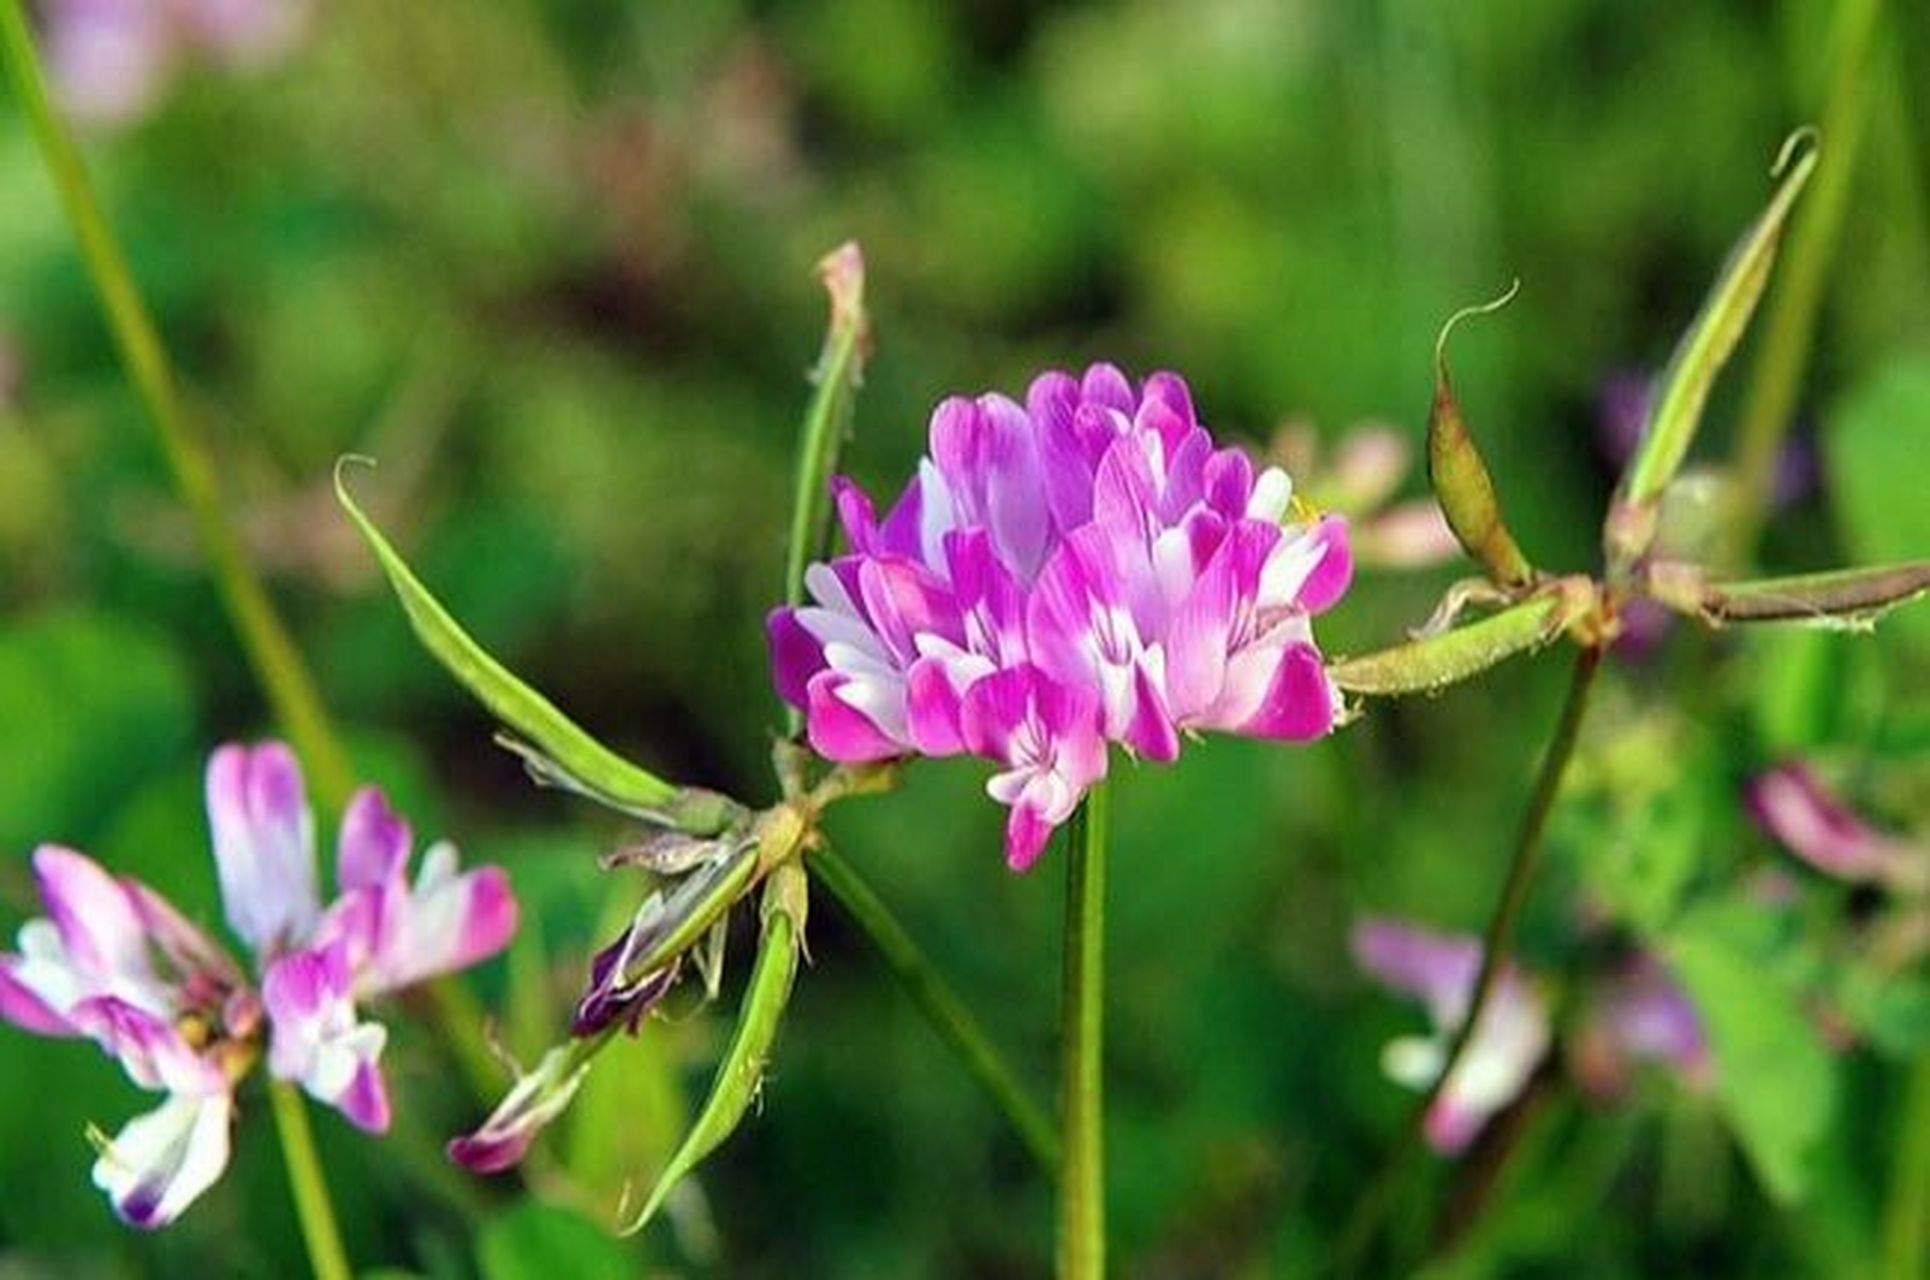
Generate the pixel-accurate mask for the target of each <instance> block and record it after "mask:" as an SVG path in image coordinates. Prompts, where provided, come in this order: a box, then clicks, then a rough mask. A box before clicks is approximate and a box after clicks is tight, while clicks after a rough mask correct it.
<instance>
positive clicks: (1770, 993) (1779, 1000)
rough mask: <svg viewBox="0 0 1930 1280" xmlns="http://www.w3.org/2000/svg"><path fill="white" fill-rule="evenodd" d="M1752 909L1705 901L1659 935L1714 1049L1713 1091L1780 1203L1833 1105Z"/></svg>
mask: <svg viewBox="0 0 1930 1280" xmlns="http://www.w3.org/2000/svg"><path fill="white" fill-rule="evenodd" d="M1761 915H1762V913H1761V912H1760V911H1752V910H1748V909H1737V910H1728V909H1725V908H1723V907H1705V908H1702V909H1700V910H1697V911H1695V912H1692V913H1690V914H1688V915H1686V916H1684V917H1682V919H1681V920H1680V921H1678V923H1677V925H1676V927H1675V928H1674V929H1673V930H1672V932H1671V936H1670V937H1669V939H1668V940H1667V941H1666V943H1664V953H1665V955H1666V957H1667V959H1668V962H1669V965H1670V968H1671V970H1672V971H1673V972H1674V973H1675V975H1676V976H1677V977H1678V978H1680V979H1681V981H1682V984H1683V986H1684V987H1685V988H1686V989H1687V991H1688V993H1689V998H1690V999H1691V1000H1693V1001H1694V1003H1695V1007H1696V1012H1697V1013H1698V1014H1699V1015H1700V1016H1701V1018H1702V1024H1703V1029H1704V1030H1705V1031H1706V1033H1707V1034H1708V1037H1709V1048H1710V1052H1711V1054H1712V1055H1713V1057H1714V1059H1715V1090H1716V1101H1717V1103H1718V1104H1719V1106H1720V1107H1721V1109H1722V1112H1723V1115H1724V1117H1725V1118H1726V1119H1727V1121H1728V1123H1729V1127H1730V1129H1731V1130H1732V1131H1733V1132H1734V1133H1735V1135H1736V1140H1737V1141H1738V1142H1739V1143H1740V1144H1741V1146H1742V1149H1743V1152H1744V1154H1746V1155H1747V1156H1748V1158H1749V1163H1750V1166H1751V1167H1752V1168H1754V1170H1755V1171H1756V1176H1757V1177H1758V1178H1759V1179H1761V1181H1762V1185H1763V1188H1764V1190H1765V1191H1767V1192H1768V1193H1769V1196H1770V1198H1771V1199H1773V1200H1775V1201H1777V1202H1778V1203H1779V1204H1785V1205H1788V1204H1794V1203H1796V1202H1798V1201H1799V1200H1801V1199H1802V1198H1803V1197H1804V1195H1805V1194H1807V1192H1808V1190H1809V1185H1810V1174H1811V1171H1812V1170H1811V1163H1812V1156H1813V1153H1814V1152H1815V1149H1816V1147H1817V1144H1818V1143H1819V1142H1821V1141H1822V1139H1823V1138H1824V1136H1825V1135H1826V1133H1827V1131H1828V1129H1829V1124H1830V1119H1831V1114H1832V1112H1833V1111H1834V1109H1835V1099H1836V1073H1835V1065H1834V1063H1833V1062H1832V1060H1831V1058H1830V1054H1829V1051H1828V1050H1827V1049H1826V1048H1825V1047H1824V1046H1823V1044H1822V1042H1821V1040H1820V1038H1819V1036H1818V1033H1817V1031H1816V1028H1815V1027H1814V1026H1813V1025H1812V1024H1811V1022H1810V1020H1809V1018H1808V1017H1807V1016H1806V1015H1805V1013H1804V1011H1803V1009H1802V1006H1801V1005H1800V1004H1799V1003H1798V1001H1797V999H1796V996H1795V994H1794V993H1793V992H1792V991H1791V990H1790V989H1789V988H1788V987H1787V986H1786V985H1785V984H1784V983H1783V982H1782V981H1780V980H1779V977H1778V966H1777V963H1776V962H1777V959H1778V957H1777V956H1776V955H1775V954H1774V950H1773V947H1774V944H1773V942H1771V941H1769V940H1768V939H1766V938H1765V937H1763V936H1761V934H1762V930H1761V929H1760V928H1759V927H1757V922H1756V921H1755V920H1754V919H1753V918H1752V917H1759V916H1761Z"/></svg>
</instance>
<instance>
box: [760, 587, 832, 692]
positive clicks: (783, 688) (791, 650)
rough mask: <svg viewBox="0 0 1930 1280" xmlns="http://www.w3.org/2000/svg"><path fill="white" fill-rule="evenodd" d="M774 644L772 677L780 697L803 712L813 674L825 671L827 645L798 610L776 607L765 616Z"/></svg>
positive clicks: (767, 631) (772, 645)
mask: <svg viewBox="0 0 1930 1280" xmlns="http://www.w3.org/2000/svg"><path fill="white" fill-rule="evenodd" d="M764 634H765V635H766V636H767V637H768V638H769V640H770V644H771V680H772V682H773V683H775V684H776V685H777V696H778V697H780V698H782V699H784V701H786V702H788V703H790V704H791V705H792V706H794V707H796V708H797V709H798V710H800V711H802V710H804V708H805V707H806V706H807V705H809V697H810V695H809V693H808V692H807V690H808V688H809V686H810V683H811V677H812V676H814V675H816V674H817V673H818V672H820V671H822V670H824V646H823V644H821V643H819V641H818V639H817V638H816V637H815V636H813V635H812V634H811V633H810V632H809V631H806V630H805V629H804V627H803V625H802V624H801V623H799V622H798V620H797V610H795V609H792V608H789V607H785V608H779V609H773V610H771V612H770V615H769V616H768V617H766V618H765V619H764Z"/></svg>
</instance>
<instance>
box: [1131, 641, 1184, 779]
mask: <svg viewBox="0 0 1930 1280" xmlns="http://www.w3.org/2000/svg"><path fill="white" fill-rule="evenodd" d="M1124 740H1125V743H1126V746H1127V747H1129V748H1130V749H1131V750H1132V751H1133V753H1134V754H1135V755H1138V756H1139V757H1141V758H1142V759H1146V760H1154V761H1158V762H1159V763H1161V764H1170V763H1171V762H1172V761H1174V760H1177V759H1179V731H1178V730H1176V729H1175V728H1174V727H1173V721H1172V717H1171V716H1169V715H1168V714H1167V712H1166V704H1165V701H1164V699H1163V698H1161V696H1160V693H1159V690H1158V689H1157V688H1156V687H1155V686H1154V684H1153V681H1152V677H1151V676H1149V675H1148V674H1147V673H1146V668H1145V667H1144V666H1143V665H1142V666H1135V667H1134V668H1133V712H1132V718H1131V719H1130V720H1128V721H1127V723H1126V732H1125V735H1124Z"/></svg>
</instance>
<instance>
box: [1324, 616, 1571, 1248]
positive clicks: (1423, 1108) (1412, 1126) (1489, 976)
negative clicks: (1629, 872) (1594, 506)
mask: <svg viewBox="0 0 1930 1280" xmlns="http://www.w3.org/2000/svg"><path fill="white" fill-rule="evenodd" d="M1602 657H1603V650H1602V648H1601V647H1600V646H1599V645H1589V646H1584V647H1582V648H1580V649H1578V650H1577V652H1576V655H1575V666H1574V670H1573V673H1572V674H1571V675H1570V677H1569V681H1568V694H1567V697H1566V699H1565V700H1564V702H1563V703H1562V709H1561V719H1560V720H1559V721H1558V722H1557V724H1556V726H1555V735H1554V737H1553V738H1552V739H1551V740H1550V741H1549V744H1548V750H1547V752H1546V753H1545V754H1544V755H1543V756H1542V760H1541V770H1540V773H1539V774H1538V775H1537V776H1536V779H1535V789H1534V792H1533V794H1532V795H1531V796H1530V797H1529V800H1528V808H1527V810H1526V812H1525V813H1523V815H1522V819H1521V828H1520V832H1519V834H1518V835H1517V837H1516V840H1515V848H1514V856H1513V859H1512V860H1511V861H1510V863H1509V865H1508V877H1507V879H1506V881H1505V882H1503V884H1502V887H1501V897H1500V899H1499V900H1498V901H1497V902H1496V903H1495V908H1494V914H1493V915H1492V916H1491V917H1490V918H1489V920H1488V926H1487V929H1486V931H1485V932H1484V934H1483V937H1482V944H1481V971H1480V975H1479V976H1478V977H1477V978H1476V979H1475V983H1474V994H1473V995H1472V996H1471V997H1470V998H1469V1000H1468V1010H1467V1016H1466V1017H1465V1018H1464V1019H1463V1020H1462V1022H1461V1026H1460V1028H1459V1029H1458V1030H1457V1031H1456V1032H1455V1034H1454V1038H1453V1040H1452V1041H1450V1042H1449V1045H1448V1050H1447V1054H1446V1056H1445V1058H1444V1059H1443V1061H1442V1063H1441V1072H1440V1074H1439V1075H1438V1076H1436V1077H1435V1079H1434V1083H1433V1084H1432V1085H1431V1086H1430V1087H1429V1088H1428V1091H1427V1092H1426V1094H1425V1095H1423V1096H1422V1098H1421V1100H1420V1102H1419V1103H1417V1104H1416V1105H1415V1107H1414V1111H1413V1114H1412V1117H1411V1118H1410V1119H1409V1121H1408V1123H1407V1126H1406V1128H1405V1129H1404V1130H1403V1131H1402V1134H1401V1137H1400V1140H1399V1142H1398V1143H1397V1144H1396V1145H1395V1147H1394V1149H1393V1150H1392V1151H1391V1152H1390V1153H1389V1154H1388V1156H1387V1159H1386V1160H1385V1162H1384V1163H1383V1164H1382V1165H1381V1168H1380V1172H1379V1173H1378V1174H1377V1175H1376V1176H1375V1178H1374V1181H1373V1182H1372V1183H1370V1184H1369V1186H1368V1189H1367V1192H1366V1194H1364V1195H1363V1196H1362V1197H1361V1199H1360V1200H1359V1201H1358V1202H1357V1203H1356V1206H1355V1208H1354V1212H1353V1216H1352V1218H1351V1220H1350V1221H1349V1222H1348V1224H1347V1227H1346V1229H1345V1230H1344V1231H1343V1232H1342V1233H1341V1236H1340V1244H1339V1247H1338V1249H1337V1251H1336V1255H1335V1256H1336V1261H1337V1264H1338V1269H1339V1270H1340V1272H1341V1273H1342V1274H1353V1273H1355V1272H1357V1271H1358V1270H1359V1269H1360V1266H1361V1263H1362V1262H1363V1261H1364V1259H1365V1256H1366V1252H1367V1249H1368V1247H1369V1246H1371V1245H1372V1244H1373V1242H1374V1237H1375V1235H1376V1234H1377V1233H1378V1232H1379V1230H1380V1225H1381V1222H1382V1221H1383V1220H1384V1219H1385V1217H1386V1216H1387V1213H1388V1211H1389V1210H1390V1209H1391V1208H1392V1207H1393V1201H1394V1196H1395V1194H1396V1193H1397V1192H1398V1191H1399V1190H1400V1187H1401V1184H1402V1182H1403V1181H1404V1180H1405V1178H1406V1174H1407V1169H1408V1166H1409V1165H1410V1164H1412V1163H1413V1160H1414V1157H1415V1155H1416V1154H1417V1153H1418V1152H1419V1151H1420V1150H1421V1147H1422V1146H1423V1145H1424V1138H1425V1134H1426V1126H1427V1116H1428V1112H1429V1111H1431V1110H1432V1109H1433V1107H1434V1104H1435V1102H1436V1100H1437V1099H1439V1098H1440V1096H1441V1092H1442V1090H1444V1089H1445V1088H1446V1087H1447V1084H1448V1081H1449V1080H1451V1079H1452V1078H1453V1076H1454V1073H1455V1070H1456V1069H1457V1068H1458V1067H1459V1066H1460V1064H1461V1059H1462V1058H1463V1056H1464V1055H1465V1054H1466V1052H1467V1049H1468V1045H1469V1044H1470V1043H1471V1042H1472V1040H1473V1038H1474V1032H1475V1028H1476V1027H1478V1026H1479V1025H1480V1023H1481V1017H1482V1014H1483V1013H1484V1012H1485V1011H1486V1009H1487V1007H1488V1001H1489V998H1490V997H1491V996H1492V995H1493V994H1494V990H1495V986H1496V984H1497V981H1498V980H1499V978H1500V976H1501V973H1502V971H1503V969H1504V968H1505V967H1506V965H1507V964H1508V961H1509V957H1510V954H1511V953H1512V951H1513V949H1514V934H1515V927H1516V925H1517V924H1518V923H1519V922H1520V918H1521V909H1522V906H1523V905H1524V904H1525V903H1526V902H1527V900H1528V890H1529V888H1530V886H1531V885H1532V884H1533V883H1534V876H1535V870H1536V868H1537V867H1538V866H1539V865H1540V862H1541V848H1542V834H1543V832H1544V831H1545V830H1546V829H1547V825H1548V815H1549V813H1550V812H1551V811H1552V810H1553V809H1554V804H1555V797H1556V796H1557V795H1558V794H1559V793H1560V791H1561V783H1562V778H1563V777H1564V776H1565V775H1566V773H1567V772H1568V764H1569V762H1570V761H1571V760H1572V759H1573V758H1574V755H1575V745H1576V743H1577V742H1578V741H1579V740H1580V737H1581V726H1582V720H1583V718H1584V717H1585V715H1586V714H1587V711H1588V701H1589V696H1590V694H1591V693H1592V692H1593V690H1594V686H1595V676H1596V673H1597V672H1598V671H1599V670H1600V668H1601V663H1602Z"/></svg>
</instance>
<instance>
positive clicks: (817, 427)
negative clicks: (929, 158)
mask: <svg viewBox="0 0 1930 1280" xmlns="http://www.w3.org/2000/svg"><path fill="white" fill-rule="evenodd" d="M818 279H819V280H821V281H823V282H824V288H825V292H827V293H829V294H830V295H831V320H830V323H829V326H828V327H827V328H826V330H825V334H824V350H823V351H822V352H821V353H820V354H819V356H818V363H817V368H815V369H814V370H812V373H811V380H812V381H813V382H814V383H816V384H817V390H816V391H815V392H814V393H813V394H812V396H811V403H810V406H809V408H807V409H806V410H805V413H804V428H803V431H802V432H801V433H800V435H799V439H798V455H797V490H796V493H795V495H794V497H793V499H792V506H791V537H790V543H789V545H788V547H787V548H786V551H785V560H784V599H785V600H786V601H787V602H788V603H790V604H797V603H799V602H800V601H801V600H802V599H803V597H804V570H805V568H806V567H807V566H808V565H809V564H810V562H811V561H812V560H814V559H816V558H818V557H820V556H822V555H823V554H824V551H825V547H826V544H827V542H828V541H829V534H830V524H831V474H832V472H833V471H834V470H836V468H837V465H838V453H839V450H840V449H841V448H842V447H843V445H844V437H845V434H846V433H847V431H848V430H849V429H850V424H851V408H852V405H853V403H854V402H855V401H856V400H857V395H858V386H859V384H860V383H861V382H862V381H863V380H864V360H865V356H866V355H867V354H868V352H869V348H870V345H871V325H870V321H869V319H868V318H867V317H866V315H865V309H864V254H863V252H862V251H861V250H860V249H859V248H858V245H857V242H856V241H847V242H846V243H844V244H842V245H840V246H838V247H837V248H836V249H833V250H832V251H831V252H830V253H828V254H826V255H825V256H824V258H823V259H822V260H821V261H819V263H818Z"/></svg>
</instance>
